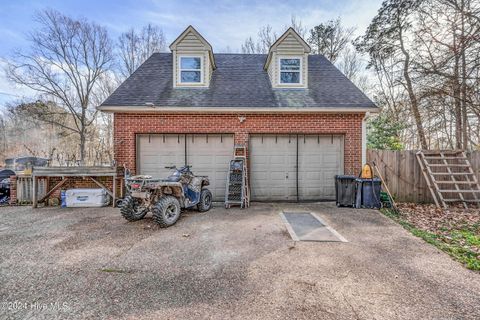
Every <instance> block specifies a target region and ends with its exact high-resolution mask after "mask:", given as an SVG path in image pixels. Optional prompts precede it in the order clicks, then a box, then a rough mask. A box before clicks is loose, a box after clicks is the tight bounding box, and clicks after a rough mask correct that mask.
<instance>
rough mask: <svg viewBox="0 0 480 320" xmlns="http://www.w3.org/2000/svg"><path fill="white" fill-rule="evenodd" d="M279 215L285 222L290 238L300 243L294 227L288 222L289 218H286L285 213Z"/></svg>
mask: <svg viewBox="0 0 480 320" xmlns="http://www.w3.org/2000/svg"><path fill="white" fill-rule="evenodd" d="M278 214H279V215H280V218H281V219H282V220H283V223H284V225H285V228H287V231H288V233H289V234H290V237H291V238H292V240H293V241H300V239H299V238H298V236H297V234H296V233H295V231H294V230H293V228H292V226H291V225H290V222H288V220H287V218H286V217H285V214H284V213H283V211H281V212H279V213H278Z"/></svg>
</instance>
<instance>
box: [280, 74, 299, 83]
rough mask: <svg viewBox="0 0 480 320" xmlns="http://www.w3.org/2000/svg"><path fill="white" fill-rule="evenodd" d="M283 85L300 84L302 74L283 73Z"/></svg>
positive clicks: (281, 79)
mask: <svg viewBox="0 0 480 320" xmlns="http://www.w3.org/2000/svg"><path fill="white" fill-rule="evenodd" d="M280 82H281V83H300V72H281V73H280Z"/></svg>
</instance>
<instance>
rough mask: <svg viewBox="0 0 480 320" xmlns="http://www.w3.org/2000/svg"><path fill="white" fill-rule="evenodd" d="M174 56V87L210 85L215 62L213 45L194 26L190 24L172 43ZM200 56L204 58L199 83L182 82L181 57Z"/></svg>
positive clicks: (171, 47)
mask: <svg viewBox="0 0 480 320" xmlns="http://www.w3.org/2000/svg"><path fill="white" fill-rule="evenodd" d="M170 49H171V50H172V56H173V87H208V86H209V84H210V79H211V77H212V72H213V69H214V63H213V61H212V59H213V54H212V47H211V46H210V45H209V44H208V42H206V40H205V39H203V37H202V36H201V35H200V34H199V33H198V32H197V31H196V30H195V29H194V28H193V27H192V26H189V27H188V28H187V29H186V30H185V31H184V32H182V34H181V35H180V36H179V37H178V38H177V40H175V41H174V42H173V43H172V44H171V45H170ZM182 56H187V57H199V58H201V60H202V66H201V69H202V70H201V73H202V78H201V82H199V83H182V82H180V79H181V78H180V66H181V64H180V62H181V57H182Z"/></svg>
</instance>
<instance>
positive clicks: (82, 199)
mask: <svg viewBox="0 0 480 320" xmlns="http://www.w3.org/2000/svg"><path fill="white" fill-rule="evenodd" d="M65 202H66V204H67V207H69V208H81V207H83V208H85V207H104V206H106V205H108V203H109V202H110V196H109V195H108V193H107V191H105V190H104V189H70V190H67V192H66V193H65Z"/></svg>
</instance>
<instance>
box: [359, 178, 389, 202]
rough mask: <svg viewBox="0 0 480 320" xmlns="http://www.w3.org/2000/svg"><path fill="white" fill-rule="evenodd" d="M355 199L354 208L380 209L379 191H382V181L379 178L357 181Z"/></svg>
mask: <svg viewBox="0 0 480 320" xmlns="http://www.w3.org/2000/svg"><path fill="white" fill-rule="evenodd" d="M356 181H357V197H356V201H355V208H369V209H380V208H381V207H382V201H381V199H380V191H381V190H382V180H380V179H379V178H373V179H361V178H358V179H357V180H356Z"/></svg>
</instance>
